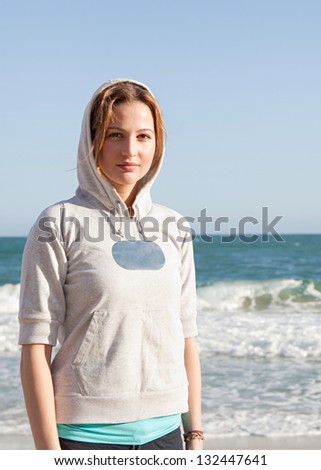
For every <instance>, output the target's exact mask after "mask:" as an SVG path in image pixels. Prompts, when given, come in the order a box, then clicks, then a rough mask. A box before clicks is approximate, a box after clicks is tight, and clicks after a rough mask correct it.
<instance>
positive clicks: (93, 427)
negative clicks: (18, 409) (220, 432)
mask: <svg viewBox="0 0 321 470" xmlns="http://www.w3.org/2000/svg"><path fill="white" fill-rule="evenodd" d="M180 425H181V415H180V414H175V415H170V416H161V417H157V418H149V419H143V420H140V421H133V422H130V423H116V424H57V429H58V435H59V437H61V438H64V439H70V440H72V441H79V442H91V443H95V444H98V443H99V444H120V445H143V444H146V443H147V442H150V441H153V440H155V439H158V438H160V437H162V436H165V435H166V434H168V433H170V432H172V431H174V430H175V429H177V428H178V427H179V426H180Z"/></svg>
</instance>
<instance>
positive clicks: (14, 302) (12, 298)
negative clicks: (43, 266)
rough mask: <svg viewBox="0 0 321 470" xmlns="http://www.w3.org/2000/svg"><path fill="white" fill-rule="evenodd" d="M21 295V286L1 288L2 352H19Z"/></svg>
mask: <svg viewBox="0 0 321 470" xmlns="http://www.w3.org/2000/svg"><path fill="white" fill-rule="evenodd" d="M19 293H20V285H19V284H5V285H3V286H0V352H3V351H11V352H13V351H15V352H18V351H19V347H18V343H17V341H18V318H17V315H18V309H19Z"/></svg>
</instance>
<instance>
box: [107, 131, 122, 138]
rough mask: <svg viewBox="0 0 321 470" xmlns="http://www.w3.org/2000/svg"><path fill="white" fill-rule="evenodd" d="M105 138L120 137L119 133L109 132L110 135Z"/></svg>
mask: <svg viewBox="0 0 321 470" xmlns="http://www.w3.org/2000/svg"><path fill="white" fill-rule="evenodd" d="M107 137H109V138H111V139H120V138H121V137H122V135H121V133H120V132H111V133H110V134H108V135H107Z"/></svg>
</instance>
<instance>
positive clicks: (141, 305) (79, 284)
mask: <svg viewBox="0 0 321 470" xmlns="http://www.w3.org/2000/svg"><path fill="white" fill-rule="evenodd" d="M110 83H113V82H108V83H107V84H105V85H103V87H100V88H99V89H98V90H97V92H98V91H100V90H101V88H105V87H107V86H109V84H110ZM97 92H96V93H97ZM96 93H95V94H94V96H93V98H92V100H91V101H90V103H89V104H88V106H87V108H86V111H85V115H84V119H83V125H82V131H81V137H80V143H79V151H78V163H77V167H78V180H79V188H78V189H77V191H76V195H75V196H74V197H73V198H72V199H69V200H67V201H62V202H59V203H57V204H54V205H53V206H51V207H49V208H47V209H46V210H45V211H43V212H42V214H40V216H39V218H38V220H37V222H36V223H35V225H34V226H33V228H32V229H31V231H30V233H29V236H28V240H27V244H26V247H25V251H24V255H23V263H22V275H21V297H20V312H19V321H20V337H19V343H20V344H35V343H41V344H51V345H53V346H55V345H56V344H57V342H59V350H58V353H57V354H56V356H55V358H54V360H53V362H52V366H51V369H52V378H53V384H54V391H55V402H56V414H57V422H58V423H120V422H130V421H135V420H140V419H146V418H151V417H156V416H165V415H170V414H175V413H183V412H186V411H187V410H188V406H187V386H188V384H187V379H186V372H185V368H184V337H185V338H186V337H191V336H195V335H196V334H197V327H196V292H195V273H194V260H193V247H192V242H191V234H190V231H189V230H188V226H187V223H186V221H185V220H184V218H183V217H182V216H181V215H180V214H178V213H177V212H175V211H173V210H171V209H168V208H167V207H164V206H161V205H158V204H153V203H152V200H151V197H150V188H151V185H152V183H153V181H154V180H155V178H156V175H157V173H158V172H159V167H158V168H156V169H155V170H154V171H153V173H151V174H147V176H146V177H145V178H144V181H143V182H142V184H141V188H140V190H139V192H138V195H137V197H136V199H135V201H134V204H133V209H134V217H133V218H132V219H131V218H129V214H128V211H127V208H126V205H125V204H124V202H123V201H122V200H121V198H120V197H119V195H118V193H117V192H116V190H115V189H114V188H113V187H112V186H111V185H110V184H109V182H108V181H107V180H106V179H105V178H102V177H101V176H99V175H98V173H97V169H96V164H95V161H94V157H93V155H92V152H91V147H92V143H91V136H90V123H89V119H90V110H91V105H92V102H93V99H94V97H95V95H96Z"/></svg>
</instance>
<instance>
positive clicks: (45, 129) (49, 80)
mask: <svg viewBox="0 0 321 470" xmlns="http://www.w3.org/2000/svg"><path fill="white" fill-rule="evenodd" d="M320 24H321V2H320V1H318V0H315V1H311V0H305V1H303V0H301V1H296V0H264V1H263V0H226V1H223V0H212V1H211V0H199V1H197V2H195V1H189V0H178V1H174V0H162V1H158V2H156V1H155V2H152V1H150V0H148V1H140V0H135V1H131V0H123V1H109V0H91V1H84V0H77V1H76V0H64V1H62V0H56V1H54V2H49V1H43V0H42V1H40V0H39V1H35V0H28V1H23V0H20V1H16V0H2V1H1V3H0V40H1V50H0V64H1V73H0V83H1V86H0V110H1V111H0V120H1V121H0V138H1V175H0V198H1V208H0V215H1V222H0V235H26V234H27V232H28V230H29V228H30V226H31V225H32V223H33V222H34V220H35V218H36V217H37V216H38V214H39V213H40V212H41V210H42V209H43V208H45V207H46V206H48V205H50V204H52V203H54V202H56V201H59V200H61V199H64V198H69V197H71V196H72V195H73V193H74V191H75V189H76V186H77V178H76V172H75V162H76V154H77V145H78V136H79V130H80V123H81V119H82V114H83V110H84V108H85V105H86V104H87V101H88V100H89V98H90V97H91V95H92V93H93V92H94V90H95V89H96V88H97V87H98V86H99V85H100V84H101V83H103V82H105V81H107V80H108V79H110V78H118V77H129V78H134V79H137V80H140V81H143V82H145V83H146V84H148V85H149V86H150V87H151V89H152V90H153V92H154V94H155V95H156V97H157V98H158V100H159V101H160V104H161V106H162V109H163V112H164V115H165V119H166V123H167V131H168V141H167V150H166V156H165V161H164V165H163V169H162V171H161V174H160V176H159V179H158V181H157V183H156V184H155V187H154V189H153V198H154V200H155V201H157V202H159V203H163V204H165V205H168V206H170V207H173V208H175V209H176V210H178V211H180V212H182V213H183V214H184V215H189V216H194V217H197V216H198V214H199V212H200V210H201V209H203V208H204V207H206V208H207V212H208V214H209V215H210V216H211V217H213V218H216V217H219V216H227V217H230V219H231V225H233V224H237V221H238V220H239V219H240V218H241V217H242V216H246V215H248V216H253V217H257V218H260V214H261V207H262V206H268V207H269V213H270V215H271V218H273V217H274V216H277V215H283V219H282V221H281V222H280V223H279V224H278V227H277V228H278V230H279V231H281V232H283V233H284V232H290V233H291V232H292V233H298V232H300V233H309V232H311V233H312V232H314V233H316V232H319V233H320V232H321V211H320V195H321V194H320V193H321V184H320V176H321V155H320V149H321V145H320V144H321V132H320V123H321V119H320V118H321V93H320V91H321V90H320V83H321V73H320V72H321V27H320Z"/></svg>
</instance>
